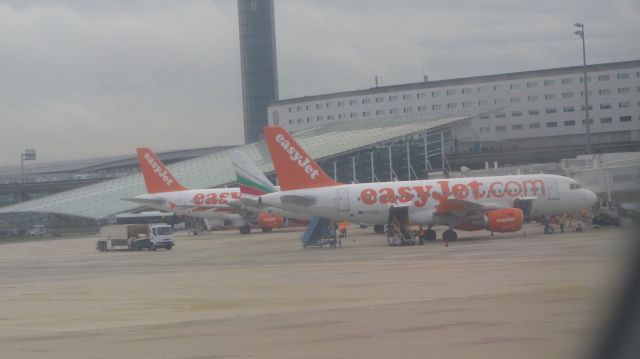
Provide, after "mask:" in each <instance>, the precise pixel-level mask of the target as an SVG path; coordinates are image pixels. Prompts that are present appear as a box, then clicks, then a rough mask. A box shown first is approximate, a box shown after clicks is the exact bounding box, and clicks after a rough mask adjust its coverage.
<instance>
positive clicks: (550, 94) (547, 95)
mask: <svg viewBox="0 0 640 359" xmlns="http://www.w3.org/2000/svg"><path fill="white" fill-rule="evenodd" d="M544 99H545V100H555V99H556V94H554V93H548V94H546V95H544Z"/></svg>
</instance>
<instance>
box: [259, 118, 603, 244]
mask: <svg viewBox="0 0 640 359" xmlns="http://www.w3.org/2000/svg"><path fill="white" fill-rule="evenodd" d="M264 137H265V141H266V142H267V145H268V148H269V152H270V153H271V158H272V160H273V164H274V167H275V170H276V175H277V176H278V180H279V184H280V190H281V191H280V192H275V193H270V194H265V195H262V196H260V198H259V202H260V203H261V204H262V205H263V206H272V207H278V208H282V209H285V210H288V211H297V212H301V213H306V214H308V215H311V216H318V217H326V218H331V219H335V220H348V221H351V222H357V223H367V224H374V225H384V224H387V223H389V222H390V220H391V219H390V213H391V212H392V211H394V213H397V211H398V210H399V209H400V210H401V211H404V213H405V217H406V218H407V219H408V221H409V222H410V223H412V224H416V225H418V224H421V225H427V226H429V227H430V226H432V225H445V226H448V227H449V229H448V230H447V231H445V233H444V234H443V236H448V238H451V239H455V237H457V235H456V233H455V231H454V229H460V230H481V229H486V230H489V231H492V232H513V231H518V230H520V229H521V228H522V224H523V221H524V217H525V215H526V216H528V217H544V216H549V215H554V214H561V213H576V212H578V211H579V210H580V209H583V208H591V206H592V205H593V204H595V203H596V200H597V199H596V195H595V194H594V193H593V192H591V191H589V190H588V189H586V188H582V186H581V185H580V184H579V183H578V182H576V181H575V180H573V179H571V178H568V177H563V176H557V175H545V174H535V175H513V176H496V177H475V178H455V179H454V178H451V179H439V180H418V181H400V182H378V183H359V184H341V183H338V182H336V181H335V180H333V179H332V178H330V177H329V176H327V174H326V173H324V171H323V170H322V169H321V168H320V166H318V164H316V163H315V162H314V161H313V160H312V159H311V158H310V157H309V156H308V155H307V154H306V152H305V151H304V149H302V148H301V147H300V145H298V143H297V142H296V141H295V140H294V139H293V137H291V135H290V134H289V133H288V132H287V131H286V130H285V129H283V128H281V127H278V126H274V127H265V128H264ZM433 235H434V236H435V232H433Z"/></svg>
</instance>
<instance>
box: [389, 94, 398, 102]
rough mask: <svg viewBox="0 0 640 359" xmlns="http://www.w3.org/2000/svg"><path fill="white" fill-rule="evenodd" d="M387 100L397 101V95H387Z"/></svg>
mask: <svg viewBox="0 0 640 359" xmlns="http://www.w3.org/2000/svg"><path fill="white" fill-rule="evenodd" d="M389 101H398V96H395V95H394V96H389Z"/></svg>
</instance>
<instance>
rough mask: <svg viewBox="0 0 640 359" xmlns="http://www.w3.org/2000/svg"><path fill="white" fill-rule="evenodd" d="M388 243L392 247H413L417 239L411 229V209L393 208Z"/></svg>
mask: <svg viewBox="0 0 640 359" xmlns="http://www.w3.org/2000/svg"><path fill="white" fill-rule="evenodd" d="M387 243H388V244H389V245H390V246H413V245H415V244H416V239H415V236H414V235H413V233H411V229H409V207H391V208H390V209H389V225H388V226H387Z"/></svg>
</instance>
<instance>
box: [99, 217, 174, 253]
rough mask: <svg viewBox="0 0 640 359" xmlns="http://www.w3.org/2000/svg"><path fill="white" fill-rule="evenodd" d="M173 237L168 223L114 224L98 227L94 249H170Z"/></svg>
mask: <svg viewBox="0 0 640 359" xmlns="http://www.w3.org/2000/svg"><path fill="white" fill-rule="evenodd" d="M173 239H174V235H173V230H172V229H171V226H170V225H168V224H164V223H162V224H160V223H152V224H115V225H110V226H104V227H100V239H99V240H98V243H96V250H99V251H100V252H105V251H109V250H112V249H124V250H130V251H141V250H143V249H149V250H152V251H155V250H156V249H158V248H164V249H166V250H171V248H173V246H174V243H173Z"/></svg>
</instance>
